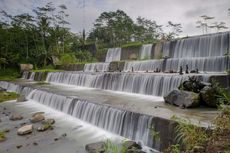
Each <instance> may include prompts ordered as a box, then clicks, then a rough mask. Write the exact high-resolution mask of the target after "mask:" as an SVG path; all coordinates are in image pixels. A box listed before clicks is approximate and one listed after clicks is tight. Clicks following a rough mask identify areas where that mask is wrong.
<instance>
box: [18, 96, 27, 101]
mask: <svg viewBox="0 0 230 153" xmlns="http://www.w3.org/2000/svg"><path fill="white" fill-rule="evenodd" d="M25 101H27V99H26V96H25V95H20V96H19V97H18V98H17V102H25Z"/></svg>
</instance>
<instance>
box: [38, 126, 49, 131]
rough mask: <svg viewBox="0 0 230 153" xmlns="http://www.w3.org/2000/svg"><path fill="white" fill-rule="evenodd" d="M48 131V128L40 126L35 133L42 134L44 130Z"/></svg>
mask: <svg viewBox="0 0 230 153" xmlns="http://www.w3.org/2000/svg"><path fill="white" fill-rule="evenodd" d="M48 129H49V127H48V126H45V125H41V126H39V127H38V128H37V131H39V132H44V131H46V130H48Z"/></svg>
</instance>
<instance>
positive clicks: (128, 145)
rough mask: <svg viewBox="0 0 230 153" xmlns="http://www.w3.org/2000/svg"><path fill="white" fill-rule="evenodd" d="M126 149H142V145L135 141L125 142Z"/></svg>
mask: <svg viewBox="0 0 230 153" xmlns="http://www.w3.org/2000/svg"><path fill="white" fill-rule="evenodd" d="M124 147H125V148H126V149H132V148H136V149H142V147H141V145H139V144H137V143H136V142H135V141H131V140H127V141H125V142H124Z"/></svg>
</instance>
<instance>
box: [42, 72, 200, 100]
mask: <svg viewBox="0 0 230 153" xmlns="http://www.w3.org/2000/svg"><path fill="white" fill-rule="evenodd" d="M199 77H200V78H201V80H202V76H199ZM186 79H188V77H187V76H183V75H177V74H175V75H165V74H155V75H153V74H136V73H98V74H90V73H77V72H72V73H70V72H51V73H48V76H47V80H46V81H47V82H51V83H62V84H69V85H76V86H84V87H91V88H98V89H104V90H113V91H122V92H130V93H138V94H145V95H153V96H164V95H166V94H168V92H170V91H172V90H173V89H176V88H177V87H178V86H179V85H180V83H181V82H183V81H185V80H186Z"/></svg>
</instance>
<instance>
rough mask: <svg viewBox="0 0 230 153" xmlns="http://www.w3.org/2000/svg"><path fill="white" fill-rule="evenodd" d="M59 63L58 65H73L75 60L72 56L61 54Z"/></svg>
mask: <svg viewBox="0 0 230 153" xmlns="http://www.w3.org/2000/svg"><path fill="white" fill-rule="evenodd" d="M59 62H60V63H59V64H60V65H69V64H74V63H75V62H76V58H75V56H74V55H72V54H63V55H61V57H60V61H59Z"/></svg>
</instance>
